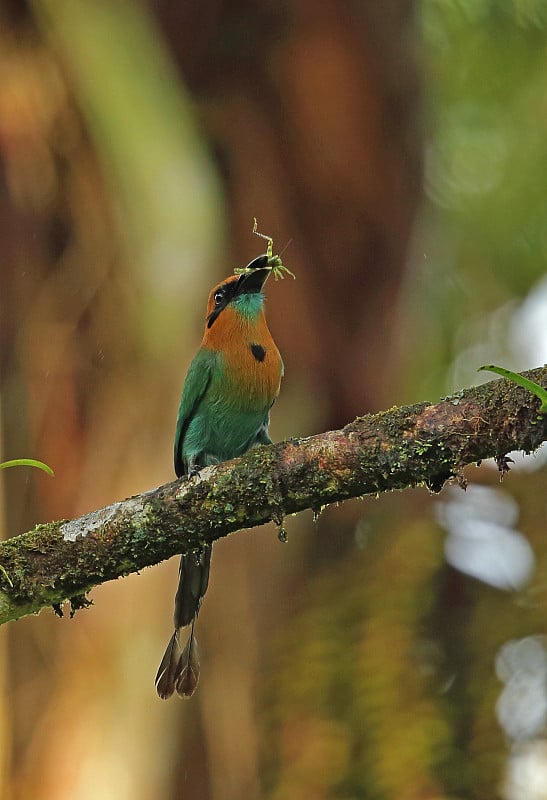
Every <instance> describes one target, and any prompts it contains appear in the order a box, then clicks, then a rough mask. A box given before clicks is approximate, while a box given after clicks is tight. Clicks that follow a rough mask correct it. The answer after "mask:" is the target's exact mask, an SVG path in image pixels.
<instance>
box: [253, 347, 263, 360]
mask: <svg viewBox="0 0 547 800" xmlns="http://www.w3.org/2000/svg"><path fill="white" fill-rule="evenodd" d="M251 353H252V354H253V356H254V357H255V358H256V360H257V361H264V359H265V358H266V351H265V349H264V348H263V347H262V345H261V344H252V345H251Z"/></svg>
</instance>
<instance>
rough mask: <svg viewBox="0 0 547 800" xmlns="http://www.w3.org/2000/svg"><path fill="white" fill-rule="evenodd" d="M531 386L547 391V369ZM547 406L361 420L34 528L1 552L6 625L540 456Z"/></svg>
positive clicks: (439, 407)
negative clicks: (335, 509)
mask: <svg viewBox="0 0 547 800" xmlns="http://www.w3.org/2000/svg"><path fill="white" fill-rule="evenodd" d="M525 376H526V377H527V378H528V379H529V380H532V381H535V382H536V383H537V384H539V385H540V386H543V387H545V386H547V368H546V367H544V368H540V369H536V370H531V371H530V372H527V373H525ZM538 405H539V400H538V399H537V398H536V397H534V396H533V395H531V394H530V393H529V392H527V391H526V390H525V389H523V388H521V387H519V386H516V385H515V384H513V383H511V382H509V381H507V380H496V381H491V382H490V383H486V384H483V385H482V386H477V387H473V388H470V389H465V390H462V391H460V392H458V393H456V394H454V395H452V396H451V397H447V398H444V399H443V400H441V401H440V402H438V403H436V404H430V403H418V404H417V405H413V406H405V407H401V408H393V409H390V410H389V411H383V412H381V413H379V414H369V415H367V416H364V417H359V418H357V419H356V420H355V421H354V422H352V423H350V424H349V425H346V427H345V428H343V429H341V430H337V431H328V432H327V433H322V434H318V435H316V436H310V437H308V438H305V439H290V440H288V441H286V442H281V443H279V444H275V445H269V446H267V447H258V448H256V449H254V450H251V451H250V452H248V453H246V454H245V455H244V456H243V457H242V458H238V459H234V460H232V461H227V462H225V463H222V464H219V465H217V466H213V467H206V468H204V469H202V470H201V471H200V473H199V474H198V475H197V476H196V477H194V478H192V479H190V480H186V479H184V478H182V479H179V480H177V481H173V482H172V483H168V484H165V485H164V486H160V487H159V488H157V489H153V490H151V491H149V492H145V493H144V494H142V495H139V496H136V497H131V498H129V499H127V500H124V501H121V502H117V503H114V504H113V505H110V506H107V507H106V508H102V509H99V510H97V511H92V512H90V513H89V514H86V515H85V516H83V517H80V518H78V519H74V520H62V521H59V522H52V523H48V524H46V525H38V526H37V527H36V528H35V529H34V530H32V531H29V532H28V533H23V534H21V535H19V536H15V537H13V538H11V539H8V540H6V541H4V542H1V543H0V624H1V623H4V622H7V621H8V620H12V619H17V618H18V617H21V616H24V615H25V614H31V613H36V612H37V611H39V610H40V609H41V608H43V607H45V606H52V607H54V608H55V609H56V610H58V609H59V607H60V604H61V603H62V602H63V601H65V600H70V599H71V598H75V603H74V604H73V605H74V607H81V606H82V595H84V594H85V593H86V592H88V591H89V590H90V589H91V588H92V587H93V586H96V585H97V584H100V583H104V582H105V581H108V580H113V579H115V578H119V577H121V576H123V575H127V574H129V573H130V572H136V571H138V570H140V569H142V568H143V567H146V566H151V565H153V564H157V563H159V562H160V561H163V560H164V559H166V558H170V557H171V556H173V555H175V554H179V553H182V552H189V551H191V550H192V549H195V548H197V547H198V546H199V545H200V543H202V542H204V541H214V540H215V539H219V538H221V537H223V536H227V535H228V534H230V533H233V532H234V531H236V530H240V529H242V528H252V527H254V526H256V525H261V524H263V523H265V522H268V521H270V520H273V521H274V522H276V523H277V524H280V523H281V522H282V520H283V516H284V515H285V514H292V513H295V512H298V511H303V510H304V509H307V508H311V509H314V510H317V509H319V508H321V507H322V506H325V505H327V504H329V503H333V502H340V501H343V500H346V499H348V498H350V497H360V496H363V495H368V494H373V495H377V494H379V493H382V492H385V491H389V490H392V489H406V488H410V487H416V486H427V487H428V488H429V489H430V490H431V491H440V489H441V488H442V486H443V485H444V483H445V482H446V481H447V480H449V479H451V478H453V477H461V473H462V470H463V467H464V466H466V465H467V464H472V463H475V462H478V461H480V460H482V459H484V458H490V457H494V458H497V459H498V462H499V463H501V462H500V460H501V459H503V456H504V455H505V454H506V453H508V452H510V451H512V450H523V451H525V452H533V451H534V450H535V449H537V447H539V445H540V444H541V443H542V442H543V441H545V440H546V439H547V417H546V416H545V415H543V416H541V415H540V414H538Z"/></svg>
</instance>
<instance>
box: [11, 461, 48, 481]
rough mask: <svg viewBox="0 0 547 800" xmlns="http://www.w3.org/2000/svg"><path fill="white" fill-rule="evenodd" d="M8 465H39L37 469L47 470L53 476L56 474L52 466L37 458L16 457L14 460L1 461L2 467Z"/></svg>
mask: <svg viewBox="0 0 547 800" xmlns="http://www.w3.org/2000/svg"><path fill="white" fill-rule="evenodd" d="M8 467H37V469H41V470H43V471H44V472H47V474H48V475H51V477H52V478H53V477H54V475H55V473H54V472H53V470H52V469H51V467H48V465H47V464H44V462H43V461H37V460H36V459H35V458H14V459H13V460H12V461H2V462H1V463H0V469H7V468H8Z"/></svg>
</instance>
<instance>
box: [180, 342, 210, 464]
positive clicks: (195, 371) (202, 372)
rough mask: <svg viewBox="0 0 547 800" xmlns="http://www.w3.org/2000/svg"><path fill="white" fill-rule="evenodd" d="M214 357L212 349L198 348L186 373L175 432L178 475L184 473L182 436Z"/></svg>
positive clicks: (201, 395) (208, 379) (204, 390)
mask: <svg viewBox="0 0 547 800" xmlns="http://www.w3.org/2000/svg"><path fill="white" fill-rule="evenodd" d="M214 359H215V353H214V352H213V351H211V350H205V349H201V350H198V352H197V353H196V355H195V356H194V360H193V361H192V363H191V364H190V366H189V368H188V372H187V374H186V380H185V381H184V389H183V390H182V397H181V398H180V405H179V413H178V417H177V430H176V433H175V472H176V474H177V475H178V476H179V477H180V476H181V475H184V474H185V473H186V464H185V463H184V459H183V457H182V446H183V443H184V437H185V435H186V431H187V430H188V425H189V424H190V421H191V419H192V417H193V416H194V414H195V413H196V409H197V407H198V406H199V404H200V402H201V399H202V397H203V395H204V394H205V392H206V391H207V387H208V386H209V383H210V382H211V373H212V368H213V361H214Z"/></svg>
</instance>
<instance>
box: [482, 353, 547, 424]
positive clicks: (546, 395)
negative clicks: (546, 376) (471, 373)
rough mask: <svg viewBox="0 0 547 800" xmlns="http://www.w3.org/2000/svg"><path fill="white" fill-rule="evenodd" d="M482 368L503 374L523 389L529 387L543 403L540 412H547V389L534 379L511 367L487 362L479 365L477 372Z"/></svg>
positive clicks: (503, 376)
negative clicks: (507, 367) (531, 379)
mask: <svg viewBox="0 0 547 800" xmlns="http://www.w3.org/2000/svg"><path fill="white" fill-rule="evenodd" d="M481 370H486V371H488V372H495V373H496V374H497V375H501V376H502V378H507V379H508V380H510V381H513V383H516V384H517V386H522V388H523V389H527V390H528V391H529V392H532V394H535V396H536V397H537V398H538V399H539V400H540V402H541V405H540V407H539V413H540V414H547V391H546V390H545V389H544V388H543V387H542V386H539V385H538V384H537V383H534V381H530V380H528V378H525V377H524V376H523V375H519V374H518V372H511V370H510V369H505V368H504V367H496V366H495V365H494V364H487V365H485V366H483V367H479V368H478V370H477V372H480V371H481Z"/></svg>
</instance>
